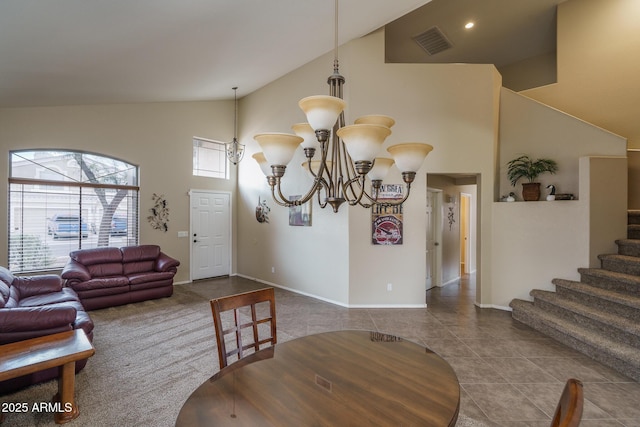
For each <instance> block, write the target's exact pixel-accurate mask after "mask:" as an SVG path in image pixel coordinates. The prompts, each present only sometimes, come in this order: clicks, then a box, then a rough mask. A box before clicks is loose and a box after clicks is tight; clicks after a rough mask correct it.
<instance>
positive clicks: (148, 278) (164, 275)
mask: <svg viewBox="0 0 640 427" xmlns="http://www.w3.org/2000/svg"><path fill="white" fill-rule="evenodd" d="M173 276H174V274H173V273H172V272H170V271H166V272H148V271H147V272H146V273H136V274H129V275H128V276H127V277H128V278H129V282H130V283H131V285H132V286H133V285H139V284H141V283H150V282H159V281H161V280H172V279H173Z"/></svg>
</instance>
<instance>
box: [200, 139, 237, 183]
mask: <svg viewBox="0 0 640 427" xmlns="http://www.w3.org/2000/svg"><path fill="white" fill-rule="evenodd" d="M193 175H194V176H207V177H209V178H222V179H229V162H228V161H227V149H226V146H225V143H224V142H220V141H212V140H210V139H204V138H193Z"/></svg>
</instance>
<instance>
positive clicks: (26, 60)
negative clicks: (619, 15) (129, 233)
mask: <svg viewBox="0 0 640 427" xmlns="http://www.w3.org/2000/svg"><path fill="white" fill-rule="evenodd" d="M556 3H558V1H557V0H527V1H523V0H518V1H514V0H433V1H431V2H429V1H428V0H393V1H389V0H340V2H339V27H338V28H339V31H338V33H339V36H340V37H339V39H340V43H345V42H347V41H349V40H351V39H354V38H357V37H361V36H363V35H365V34H367V33H369V32H371V31H374V30H376V29H378V28H380V27H383V26H385V25H386V24H389V25H388V26H387V43H388V44H387V60H388V61H391V62H394V61H395V62H430V61H432V60H436V61H438V62H440V61H442V62H484V63H487V62H488V63H496V64H503V63H507V62H509V61H514V60H517V59H518V58H521V57H522V56H523V55H530V54H535V53H536V52H538V51H540V49H547V48H548V47H549V46H550V45H551V44H553V42H554V40H555V38H554V37H555V34H554V33H553V31H551V30H552V29H553V17H554V10H555V8H554V6H555V4H556ZM334 4H335V3H334V1H331V0H305V1H300V0H272V1H269V2H266V1H264V0H180V1H176V0H136V1H131V0H109V1H86V0H56V1H42V0H2V1H0V107H21V106H47V105H70V104H76V105H77V104H104V103H128V102H156V101H183V100H211V99H214V100H215V99H230V98H233V91H232V89H231V88H232V87H234V86H238V87H239V90H238V96H239V97H242V96H244V95H246V94H248V93H250V92H252V91H254V90H256V89H258V88H260V87H262V86H264V85H265V84H267V83H269V82H270V81H273V80H274V79H277V78H278V77H280V76H282V75H284V74H286V73H287V72H289V71H291V70H293V69H295V68H297V67H299V66H301V65H303V64H305V63H307V62H309V61H310V60H312V59H314V58H316V57H318V56H320V55H322V54H324V53H326V52H328V51H330V50H331V49H332V48H333V45H334ZM410 12H411V13H410ZM469 19H473V20H474V21H476V27H475V29H474V30H473V32H464V31H463V30H461V29H460V28H461V24H462V23H463V22H465V21H466V20H469ZM434 25H437V26H438V27H440V28H441V29H442V30H443V31H444V33H446V34H447V36H448V37H449V39H450V40H451V41H452V43H453V48H452V49H450V50H449V51H448V52H442V53H441V54H438V55H434V56H433V57H431V58H430V57H428V55H425V53H424V51H422V50H421V49H420V48H419V47H416V45H415V43H414V42H413V40H412V37H413V36H415V35H417V34H419V33H420V32H422V31H424V29H427V28H429V27H431V26H434ZM543 45H544V46H543Z"/></svg>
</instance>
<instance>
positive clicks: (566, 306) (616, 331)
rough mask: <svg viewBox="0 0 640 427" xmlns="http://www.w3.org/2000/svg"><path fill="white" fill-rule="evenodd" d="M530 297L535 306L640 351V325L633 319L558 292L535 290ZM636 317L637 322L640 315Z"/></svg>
mask: <svg viewBox="0 0 640 427" xmlns="http://www.w3.org/2000/svg"><path fill="white" fill-rule="evenodd" d="M530 295H531V296H532V297H533V305H534V306H536V307H539V308H540V309H542V310H545V311H547V312H550V313H553V314H555V315H556V316H559V317H561V318H563V319H566V320H568V321H571V322H575V323H578V324H580V325H581V326H584V327H587V328H589V329H590V330H591V331H593V332H597V333H600V334H602V335H605V336H608V337H609V338H611V339H615V340H616V341H618V342H622V343H624V344H627V345H631V346H633V347H636V348H637V349H638V350H640V324H638V322H637V321H635V322H630V321H629V320H631V319H628V318H625V317H623V316H619V315H617V314H615V313H609V312H606V311H603V310H602V309H599V308H594V307H592V306H589V305H585V304H583V303H581V302H576V301H573V300H570V299H568V298H564V297H563V296H562V295H559V294H558V293H556V292H550V291H543V290H539V289H534V290H532V291H531V292H530ZM638 313H640V312H638ZM635 317H636V319H635V320H637V317H638V314H636V316H635Z"/></svg>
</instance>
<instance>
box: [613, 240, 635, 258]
mask: <svg viewBox="0 0 640 427" xmlns="http://www.w3.org/2000/svg"><path fill="white" fill-rule="evenodd" d="M616 245H618V255H628V256H634V257H640V239H620V240H616Z"/></svg>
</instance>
